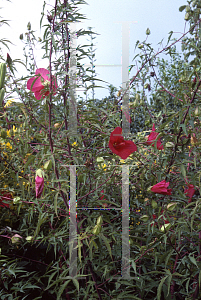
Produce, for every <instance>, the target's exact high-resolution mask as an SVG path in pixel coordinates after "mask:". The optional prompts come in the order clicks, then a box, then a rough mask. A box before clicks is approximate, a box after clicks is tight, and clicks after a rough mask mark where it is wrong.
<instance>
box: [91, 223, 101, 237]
mask: <svg viewBox="0 0 201 300" xmlns="http://www.w3.org/2000/svg"><path fill="white" fill-rule="evenodd" d="M101 230H102V228H101V226H100V225H96V226H95V227H94V229H93V231H92V232H93V234H95V235H98V234H99V233H100V232H101Z"/></svg>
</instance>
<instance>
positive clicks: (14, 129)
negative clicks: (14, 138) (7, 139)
mask: <svg viewBox="0 0 201 300" xmlns="http://www.w3.org/2000/svg"><path fill="white" fill-rule="evenodd" d="M16 131H17V128H16V127H15V125H13V132H14V135H15V132H16Z"/></svg>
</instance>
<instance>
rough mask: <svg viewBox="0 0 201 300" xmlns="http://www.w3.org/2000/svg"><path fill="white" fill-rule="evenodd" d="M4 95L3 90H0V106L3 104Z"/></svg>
mask: <svg viewBox="0 0 201 300" xmlns="http://www.w3.org/2000/svg"><path fill="white" fill-rule="evenodd" d="M4 94H5V90H4V89H1V90H0V106H1V105H2V103H3V99H4Z"/></svg>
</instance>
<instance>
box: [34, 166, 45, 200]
mask: <svg viewBox="0 0 201 300" xmlns="http://www.w3.org/2000/svg"><path fill="white" fill-rule="evenodd" d="M43 177H44V172H43V171H42V170H41V169H38V170H37V171H36V178H35V188H36V198H40V197H41V195H42V192H43V188H44V178H43Z"/></svg>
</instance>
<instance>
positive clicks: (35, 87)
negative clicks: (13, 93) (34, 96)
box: [27, 77, 44, 92]
mask: <svg viewBox="0 0 201 300" xmlns="http://www.w3.org/2000/svg"><path fill="white" fill-rule="evenodd" d="M34 81H35V82H34ZM33 82H34V84H33ZM32 84H33V86H32ZM31 86H32V88H31ZM42 88H44V86H43V85H42V83H41V81H40V78H37V79H36V77H33V78H30V79H29V80H28V81H27V89H28V90H30V91H32V92H36V91H39V90H41V89H42Z"/></svg>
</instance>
